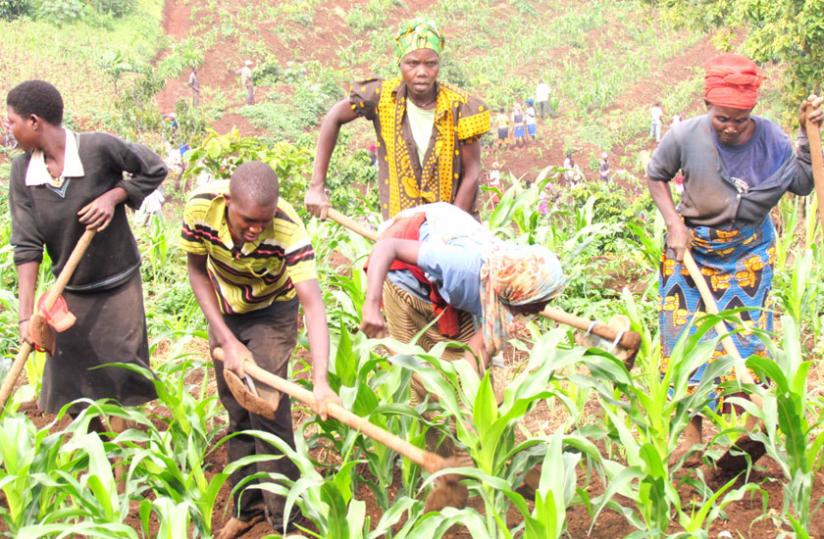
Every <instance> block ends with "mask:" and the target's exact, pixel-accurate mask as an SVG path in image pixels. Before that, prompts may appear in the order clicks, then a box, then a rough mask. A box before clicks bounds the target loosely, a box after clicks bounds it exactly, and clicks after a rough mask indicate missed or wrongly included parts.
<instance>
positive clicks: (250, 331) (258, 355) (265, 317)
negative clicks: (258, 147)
mask: <svg viewBox="0 0 824 539" xmlns="http://www.w3.org/2000/svg"><path fill="white" fill-rule="evenodd" d="M182 236H183V241H182V247H183V249H184V250H185V251H186V253H187V256H188V270H189V281H190V282H191V284H192V289H193V290H194V293H195V297H196V298H197V301H198V303H199V304H200V307H201V309H202V310H203V314H204V315H205V316H206V321H207V322H208V324H209V344H210V348H212V349H214V348H215V347H217V346H220V347H221V348H222V349H223V351H224V356H225V357H224V363H223V364H221V363H220V362H218V361H215V362H214V366H215V373H216V378H217V387H218V394H219V395H220V401H221V402H222V403H223V405H224V406H225V407H226V411H227V412H228V414H229V432H237V431H241V430H246V429H256V430H262V431H265V432H271V433H273V434H276V435H277V436H278V437H280V438H281V439H283V440H284V441H286V442H287V443H289V444H290V445H291V446H292V447H294V437H293V432H292V416H291V410H290V406H289V398H288V396H286V395H281V398H280V402H279V404H278V408H277V413H276V417H275V420H274V421H269V420H267V419H265V418H263V417H261V416H258V415H256V414H252V413H250V412H248V411H247V410H246V409H244V408H243V407H242V406H241V405H240V404H239V403H238V402H237V401H236V400H235V398H234V397H233V396H232V393H231V392H230V391H229V389H228V387H227V385H226V381H225V380H224V378H223V369H224V368H227V369H231V370H232V371H235V372H236V373H238V374H239V375H242V374H243V366H242V365H243V360H244V358H248V357H253V358H254V360H255V362H256V363H257V364H258V365H259V366H260V367H262V368H264V369H266V370H268V371H270V372H273V373H274V374H277V375H278V376H281V377H284V378H285V377H287V376H288V362H289V357H290V355H291V353H292V350H293V349H294V347H295V343H296V340H297V319H298V305H299V304H301V305H303V310H304V312H305V314H306V317H305V323H306V328H307V330H308V332H309V345H310V348H311V355H312V371H313V383H314V393H315V399H316V400H317V402H319V403H320V405H319V406H318V409H316V410H315V411H316V412H318V413H321V414H322V415H324V416H325V409H326V404H328V403H329V402H331V401H338V400H339V399H338V397H337V395H335V393H334V392H333V391H332V389H331V388H330V387H329V384H328V382H327V379H326V371H327V363H328V357H329V330H328V328H327V325H326V311H325V309H324V306H323V300H322V297H321V292H320V287H319V286H318V281H317V273H316V268H315V255H314V251H313V250H312V244H311V242H310V241H309V237H308V236H307V234H306V229H305V228H304V226H303V223H302V222H301V220H300V218H299V217H298V215H297V213H296V212H295V210H294V209H293V208H292V206H290V205H289V203H288V202H286V201H285V200H283V199H280V198H279V197H278V179H277V176H276V175H275V172H274V171H273V170H272V168H271V167H269V166H268V165H267V164H265V163H262V162H260V161H252V162H249V163H245V164H243V165H240V166H239V167H238V168H237V170H235V172H234V174H232V178H231V180H230V181H224V182H215V183H212V184H209V185H207V186H205V187H204V188H202V189H200V190H198V191H196V192H195V193H194V195H192V197H191V198H190V199H189V201H188V202H187V204H186V208H185V210H184V213H183V228H182ZM258 391H259V392H260V393H262V394H263V396H265V394H266V392H267V388H265V387H262V386H259V387H258ZM227 445H228V453H229V461H235V460H237V459H240V458H242V457H245V456H247V455H254V454H278V453H279V452H278V451H277V450H276V449H275V448H274V447H272V446H271V445H269V444H266V443H264V442H262V441H261V440H259V439H257V438H253V437H250V436H237V437H235V438H232V439H231V440H229V442H227ZM255 472H269V473H273V472H274V473H281V474H284V475H285V476H287V477H290V478H292V479H296V478H297V476H298V470H297V468H296V467H295V465H294V464H293V463H292V462H291V461H289V459H286V458H280V459H277V460H274V461H267V462H262V463H258V464H255V465H249V466H247V467H244V468H243V469H241V470H240V471H238V472H236V473H234V474H232V476H231V477H230V481H231V482H232V484H233V485H236V484H237V483H238V482H239V481H240V480H242V479H243V478H244V477H246V476H248V475H250V474H253V473H255ZM284 501H285V499H284V498H283V497H282V496H277V495H275V494H274V493H271V492H267V491H261V490H258V489H254V488H253V489H246V490H244V491H243V492H242V496H241V494H240V493H239V494H237V495H236V497H235V513H234V517H233V518H232V519H231V520H230V521H229V522H228V523H227V524H226V526H225V527H224V528H223V530H222V531H221V533H220V534H219V536H218V537H223V538H228V537H237V536H238V535H240V534H242V533H243V532H245V531H246V530H247V529H248V528H250V527H251V526H253V525H254V524H255V523H256V522H258V521H260V520H261V519H262V518H263V516H264V513H265V515H266V518H267V520H268V521H269V523H270V524H271V525H272V526H273V527H274V528H275V529H281V530H283V529H284V528H285V526H284V521H283V520H284V519H283V505H284ZM261 502H262V503H261Z"/></svg>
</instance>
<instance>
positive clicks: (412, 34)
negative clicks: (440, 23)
mask: <svg viewBox="0 0 824 539" xmlns="http://www.w3.org/2000/svg"><path fill="white" fill-rule="evenodd" d="M443 45H444V39H443V37H442V36H441V34H440V32H438V27H437V26H435V22H434V21H431V20H429V19H424V18H420V17H419V18H417V19H415V20H413V21H410V22H407V23H406V24H404V25H403V26H401V28H400V30H399V31H398V35H396V36H395V55H396V56H397V58H398V63H400V61H401V60H402V59H403V57H404V56H406V55H407V54H409V53H410V52H412V51H416V50H418V49H432V50H433V51H435V53H436V54H438V55H439V56H440V54H441V51H443Z"/></svg>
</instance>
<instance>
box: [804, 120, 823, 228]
mask: <svg viewBox="0 0 824 539" xmlns="http://www.w3.org/2000/svg"><path fill="white" fill-rule="evenodd" d="M807 138H808V139H809V141H810V157H811V159H812V163H813V181H814V182H815V194H816V197H817V198H818V219H819V221H820V222H821V228H822V230H824V155H822V153H821V133H820V131H819V128H818V124H816V123H813V122H811V121H809V120H808V121H807Z"/></svg>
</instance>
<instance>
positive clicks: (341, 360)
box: [335, 321, 358, 387]
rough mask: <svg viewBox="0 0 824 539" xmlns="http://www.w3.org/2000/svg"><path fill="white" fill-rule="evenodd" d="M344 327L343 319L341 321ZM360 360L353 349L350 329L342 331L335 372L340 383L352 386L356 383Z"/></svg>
mask: <svg viewBox="0 0 824 539" xmlns="http://www.w3.org/2000/svg"><path fill="white" fill-rule="evenodd" d="M340 324H341V327H344V325H343V321H341V322H340ZM357 368H358V360H357V358H356V356H355V353H354V351H353V349H352V339H351V338H350V337H349V332H348V331H341V333H340V339H339V340H338V350H337V353H336V354H335V374H336V375H337V376H338V378H339V379H340V383H341V384H342V385H345V386H349V387H352V386H354V385H355V379H356V376H357Z"/></svg>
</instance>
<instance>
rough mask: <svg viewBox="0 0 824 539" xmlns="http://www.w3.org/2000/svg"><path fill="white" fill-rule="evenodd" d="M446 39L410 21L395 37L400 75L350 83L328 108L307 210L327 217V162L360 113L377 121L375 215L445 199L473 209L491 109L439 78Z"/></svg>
mask: <svg viewBox="0 0 824 539" xmlns="http://www.w3.org/2000/svg"><path fill="white" fill-rule="evenodd" d="M443 47H444V39H443V37H442V36H441V35H440V33H439V32H438V29H437V27H436V26H435V23H434V22H432V21H428V20H424V19H415V20H414V21H412V22H410V23H407V24H404V25H403V26H402V27H401V28H400V30H399V32H398V34H397V35H396V36H395V53H396V59H397V62H398V66H399V68H400V75H401V76H400V77H399V78H396V79H391V80H380V79H372V80H368V81H363V82H358V83H355V84H354V85H353V86H352V89H351V93H350V95H349V98H347V99H343V100H341V101H339V102H338V103H337V104H336V105H335V106H334V107H332V109H331V110H330V111H329V113H327V115H326V117H325V118H324V119H323V123H322V124H321V127H320V134H319V135H318V147H317V151H316V155H315V167H314V171H313V173H312V181H311V183H310V185H309V190H308V191H307V192H306V197H305V203H306V208H307V209H308V210H309V211H310V212H311V213H312V214H314V215H317V216H319V217H322V218H325V216H326V211H327V209H328V208H329V197H328V196H327V194H326V192H325V191H324V187H325V185H326V173H327V170H328V168H329V159H330V157H331V155H332V151H333V150H334V148H335V144H336V142H337V137H338V132H339V131H340V126H341V125H343V124H345V123H349V122H351V121H352V120H354V119H355V118H358V117H363V118H366V119H367V120H369V121H371V122H372V124H373V125H374V126H375V133H376V134H377V137H378V140H379V144H378V161H379V164H380V167H379V174H378V186H379V194H380V204H381V213H382V214H383V217H384V218H389V217H391V216H393V215H395V214H396V213H398V212H399V211H401V210H403V209H405V208H412V207H415V206H418V205H420V204H425V203H428V202H435V201H444V202H450V203H453V204H455V205H456V206H458V207H459V208H462V209H464V210H466V211H468V212H470V213H473V212H475V201H476V199H477V198H478V186H479V184H480V179H481V145H480V138H481V136H483V134H484V133H486V132H487V131H489V128H490V111H489V109H488V108H487V106H486V105H484V104H483V103H482V102H481V101H480V100H479V99H477V98H475V97H473V96H471V95H469V94H468V93H466V92H465V91H463V90H460V89H457V88H453V87H451V86H447V85H445V84H441V83H440V82H438V71H439V69H440V55H441V53H442V52H443Z"/></svg>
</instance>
